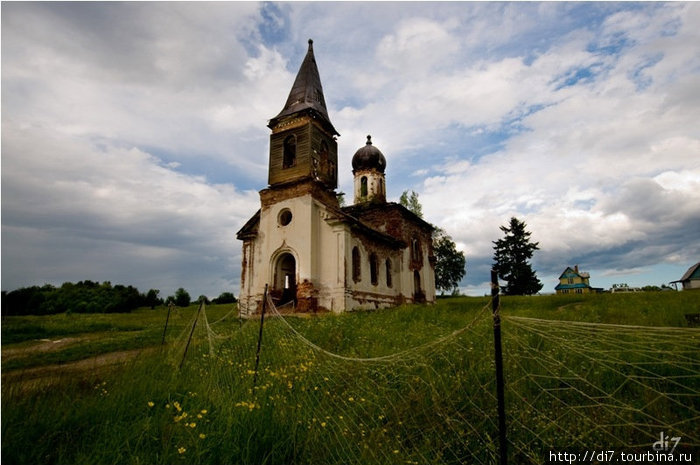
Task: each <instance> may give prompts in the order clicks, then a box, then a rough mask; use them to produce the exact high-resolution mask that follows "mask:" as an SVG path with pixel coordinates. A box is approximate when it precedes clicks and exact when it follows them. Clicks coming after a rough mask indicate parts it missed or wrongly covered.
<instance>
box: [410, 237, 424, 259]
mask: <svg viewBox="0 0 700 465" xmlns="http://www.w3.org/2000/svg"><path fill="white" fill-rule="evenodd" d="M411 261H413V262H421V261H423V260H422V257H421V253H420V242H419V241H418V239H413V241H411Z"/></svg>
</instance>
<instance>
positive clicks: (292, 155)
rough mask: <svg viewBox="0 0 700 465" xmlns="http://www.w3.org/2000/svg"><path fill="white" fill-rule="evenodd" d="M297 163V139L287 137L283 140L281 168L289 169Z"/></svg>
mask: <svg viewBox="0 0 700 465" xmlns="http://www.w3.org/2000/svg"><path fill="white" fill-rule="evenodd" d="M296 163H297V138H296V137H295V136H293V135H292V136H287V138H286V139H284V155H283V158H282V168H291V167H292V166H294V165H296Z"/></svg>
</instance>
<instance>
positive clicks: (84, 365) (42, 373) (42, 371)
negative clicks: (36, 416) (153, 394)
mask: <svg viewBox="0 0 700 465" xmlns="http://www.w3.org/2000/svg"><path fill="white" fill-rule="evenodd" d="M67 339H70V338H67ZM154 350H157V349H156V348H149V349H134V350H122V351H117V352H109V353H106V354H101V355H97V356H95V357H90V358H86V359H83V360H77V361H74V362H67V363H59V364H53V365H45V366H40V367H35V368H27V369H20V370H14V371H11V372H9V373H3V374H2V384H3V388H4V389H3V391H5V388H9V389H11V390H12V391H15V392H28V391H33V390H37V389H45V388H48V387H51V386H53V385H56V384H60V383H63V382H66V381H82V380H85V381H90V380H94V379H98V378H99V377H101V376H103V375H104V374H105V373H106V372H108V371H110V370H113V369H115V368H118V367H119V366H120V365H124V364H125V363H127V362H129V361H131V360H134V359H135V358H136V357H138V356H139V355H141V354H143V353H145V352H152V351H154ZM4 353H5V351H3V357H4V356H5V355H4Z"/></svg>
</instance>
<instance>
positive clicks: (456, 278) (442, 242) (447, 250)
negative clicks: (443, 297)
mask: <svg viewBox="0 0 700 465" xmlns="http://www.w3.org/2000/svg"><path fill="white" fill-rule="evenodd" d="M433 251H434V253H435V287H436V288H437V289H439V290H441V291H442V293H443V294H444V292H445V291H450V292H452V293H454V291H455V290H456V289H457V286H458V285H459V282H460V281H461V280H462V278H463V277H464V274H465V273H466V270H465V268H464V267H465V265H466V263H467V260H466V258H464V252H460V251H458V250H457V246H456V245H455V243H454V241H452V238H451V237H450V235H449V234H447V233H446V232H445V230H443V229H441V228H437V229H436V230H435V232H434V233H433Z"/></svg>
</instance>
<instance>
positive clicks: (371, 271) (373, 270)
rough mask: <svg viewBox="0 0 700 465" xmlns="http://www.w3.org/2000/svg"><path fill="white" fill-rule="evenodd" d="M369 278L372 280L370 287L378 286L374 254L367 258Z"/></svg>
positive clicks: (377, 262) (377, 271) (377, 263)
mask: <svg viewBox="0 0 700 465" xmlns="http://www.w3.org/2000/svg"><path fill="white" fill-rule="evenodd" d="M369 276H370V279H371V280H372V285H374V286H376V285H377V284H379V261H378V260H377V255H376V254H374V253H373V254H371V255H370V256H369Z"/></svg>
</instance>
